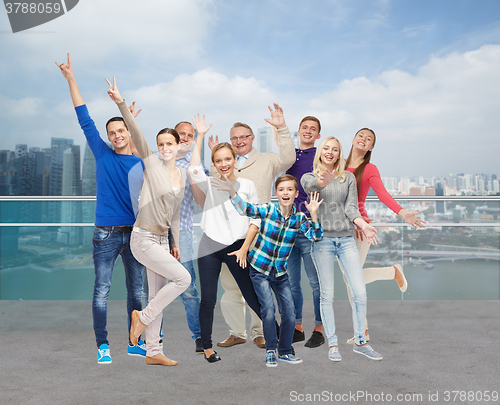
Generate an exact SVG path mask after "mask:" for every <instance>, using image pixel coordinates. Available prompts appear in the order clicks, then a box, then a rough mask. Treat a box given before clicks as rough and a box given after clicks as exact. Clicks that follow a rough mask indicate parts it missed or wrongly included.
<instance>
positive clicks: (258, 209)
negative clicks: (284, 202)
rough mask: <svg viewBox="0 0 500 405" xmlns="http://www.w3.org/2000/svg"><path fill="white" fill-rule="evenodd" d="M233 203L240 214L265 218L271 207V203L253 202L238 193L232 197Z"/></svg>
mask: <svg viewBox="0 0 500 405" xmlns="http://www.w3.org/2000/svg"><path fill="white" fill-rule="evenodd" d="M231 203H232V204H233V206H234V208H235V209H236V211H238V214H240V215H246V216H247V217H249V218H259V219H262V218H265V217H266V216H267V212H268V209H269V205H267V204H251V203H249V202H246V201H245V200H244V199H243V198H241V197H240V196H239V195H238V194H236V197H234V198H231Z"/></svg>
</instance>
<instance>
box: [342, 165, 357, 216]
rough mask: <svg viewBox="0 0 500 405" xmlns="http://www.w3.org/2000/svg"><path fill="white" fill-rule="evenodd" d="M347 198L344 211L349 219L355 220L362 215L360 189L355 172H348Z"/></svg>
mask: <svg viewBox="0 0 500 405" xmlns="http://www.w3.org/2000/svg"><path fill="white" fill-rule="evenodd" d="M345 181H346V182H347V188H348V190H347V198H346V201H345V206H344V212H345V215H346V217H347V218H349V221H351V222H354V220H355V219H356V218H359V217H361V214H360V212H359V209H358V190H357V187H356V178H355V177H354V175H353V174H351V173H349V172H347V178H346V180H345Z"/></svg>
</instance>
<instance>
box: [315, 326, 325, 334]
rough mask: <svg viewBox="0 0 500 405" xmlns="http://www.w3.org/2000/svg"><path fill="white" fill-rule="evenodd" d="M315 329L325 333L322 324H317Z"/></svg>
mask: <svg viewBox="0 0 500 405" xmlns="http://www.w3.org/2000/svg"><path fill="white" fill-rule="evenodd" d="M314 330H315V331H316V332H319V333H323V326H322V325H316V326H314Z"/></svg>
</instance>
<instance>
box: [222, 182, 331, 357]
mask: <svg viewBox="0 0 500 405" xmlns="http://www.w3.org/2000/svg"><path fill="white" fill-rule="evenodd" d="M220 184H221V186H220V187H221V189H224V190H226V191H228V192H229V195H230V196H231V202H232V203H233V205H234V207H235V208H236V210H237V211H238V212H239V213H240V215H247V216H248V217H250V218H259V219H261V225H260V230H259V235H258V237H257V242H256V243H255V247H254V248H253V249H252V251H251V252H250V253H249V255H248V261H249V263H250V265H251V267H250V278H251V279H252V283H253V286H254V289H255V293H256V294H257V297H258V298H259V302H260V305H261V319H262V326H263V329H264V339H265V341H266V366H268V367H276V366H277V365H278V362H277V360H280V361H284V362H287V363H292V364H298V363H302V360H301V359H299V358H297V357H295V356H294V355H293V354H292V338H293V330H294V328H295V309H294V305H293V298H292V291H291V288H290V283H289V281H288V274H287V273H286V261H287V259H288V256H289V255H290V252H291V251H292V248H293V244H294V242H295V238H296V236H297V233H298V232H302V233H304V235H306V237H307V238H308V239H310V240H311V241H313V242H316V241H319V240H321V239H322V238H323V229H322V228H321V225H320V224H319V222H318V216H317V214H316V213H317V210H318V207H319V205H320V204H321V201H318V198H319V196H318V194H317V193H313V194H311V199H310V202H309V203H307V202H306V203H305V204H306V208H307V209H308V210H309V212H310V213H311V219H308V218H307V216H306V215H305V214H304V213H303V212H300V211H297V210H296V209H295V207H294V205H293V201H294V200H295V198H297V196H298V193H299V191H298V181H297V179H296V178H295V177H293V176H292V175H289V174H285V175H283V176H280V177H279V178H278V179H277V180H276V184H275V190H276V197H277V198H278V202H277V203H270V204H259V205H254V204H250V203H248V202H246V201H244V200H243V199H242V198H241V197H240V196H239V195H238V194H237V193H236V191H235V190H234V188H233V185H232V183H231V181H230V180H228V179H221V180H220ZM271 289H272V290H273V291H274V294H275V296H276V300H277V301H278V308H279V311H280V316H281V325H280V333H279V334H280V336H279V345H278V342H277V337H276V327H275V322H276V321H275V315H274V313H275V308H274V301H273V296H272V294H271ZM276 350H278V355H277V353H276Z"/></svg>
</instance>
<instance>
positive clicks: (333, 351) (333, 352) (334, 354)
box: [328, 346, 342, 361]
mask: <svg viewBox="0 0 500 405" xmlns="http://www.w3.org/2000/svg"><path fill="white" fill-rule="evenodd" d="M328 358H329V359H330V360H331V361H340V360H342V356H341V355H340V353H339V348H338V347H337V346H332V347H330V350H328Z"/></svg>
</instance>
